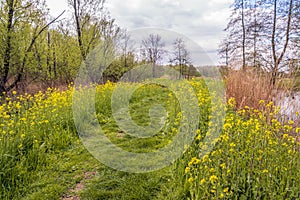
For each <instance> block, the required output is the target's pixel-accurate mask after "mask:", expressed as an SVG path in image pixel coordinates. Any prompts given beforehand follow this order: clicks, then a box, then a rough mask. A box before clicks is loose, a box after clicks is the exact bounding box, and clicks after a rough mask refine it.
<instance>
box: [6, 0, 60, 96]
mask: <svg viewBox="0 0 300 200" xmlns="http://www.w3.org/2000/svg"><path fill="white" fill-rule="evenodd" d="M62 14H63V13H62ZM62 14H61V15H62ZM0 15H1V16H2V17H1V19H2V20H1V22H0V24H1V25H0V26H1V29H0V31H1V35H2V37H1V40H2V41H1V49H3V51H1V55H0V57H1V62H0V63H1V65H0V72H1V74H0V94H1V95H2V94H3V92H9V91H10V90H12V89H13V88H15V87H17V86H18V83H19V82H21V80H22V78H23V77H24V76H25V74H26V73H25V71H26V70H28V68H27V66H28V62H30V60H31V59H35V58H34V56H33V55H32V54H33V52H34V48H35V47H36V45H37V41H38V39H39V38H40V36H41V35H42V34H43V33H44V32H45V31H46V30H47V29H48V27H49V26H50V25H51V24H53V23H54V22H55V21H56V20H57V19H58V18H59V17H60V16H61V15H59V16H58V17H57V18H55V19H53V20H51V21H50V22H49V23H47V22H46V16H47V9H46V6H45V2H42V1H34V0H27V1H21V0H7V1H2V2H1V13H0ZM36 59H38V58H36Z"/></svg>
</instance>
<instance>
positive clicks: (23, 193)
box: [0, 79, 300, 200]
mask: <svg viewBox="0 0 300 200" xmlns="http://www.w3.org/2000/svg"><path fill="white" fill-rule="evenodd" d="M190 83H191V85H192V86H193V89H192V90H188V91H187V92H188V93H193V92H195V94H196V98H197V99H198V106H199V113H200V115H199V118H200V121H199V123H198V124H193V126H191V129H190V130H189V131H191V130H192V132H193V134H194V136H195V140H194V142H193V143H192V145H191V146H190V147H189V148H187V149H186V151H185V153H183V152H182V153H183V155H182V156H181V157H180V158H179V159H177V160H176V161H175V163H174V164H173V165H170V166H167V167H165V168H163V169H160V170H158V171H154V172H147V173H128V172H122V171H117V170H115V169H112V168H110V167H107V166H105V165H103V164H101V163H100V162H99V161H98V160H97V159H95V158H94V157H93V156H92V155H91V154H90V153H89V152H88V151H87V149H86V148H85V146H84V145H83V143H84V142H83V141H82V140H81V138H79V137H78V135H77V132H76V129H75V124H74V121H73V113H72V89H69V90H67V91H65V92H59V91H55V90H54V91H52V90H49V91H47V92H46V93H45V94H42V93H40V94H37V95H35V96H34V97H30V96H27V97H20V96H19V97H18V96H13V98H14V100H12V99H10V98H6V99H2V102H3V103H2V105H1V106H0V112H1V115H0V160H1V162H0V199H4V200H6V199H26V200H31V199H37V200H38V199H49V200H53V199H62V198H63V197H66V196H73V197H75V196H79V197H80V198H81V199H91V200H94V199H99V200H105V199H124V200H127V199H146V200H147V199H149V200H150V199H162V200H165V199H170V200H173V199H176V200H181V199H182V200H185V199H190V200H199V199H297V198H300V196H299V195H300V193H299V191H300V184H299V181H298V180H299V179H300V177H299V174H300V171H299V169H300V155H299V149H300V143H299V142H296V141H295V137H296V136H297V134H299V131H300V129H299V128H297V126H296V124H294V123H293V122H289V124H283V125H282V124H280V123H279V121H278V120H277V119H276V113H278V110H277V108H275V107H274V106H273V105H272V104H267V105H265V104H264V102H261V110H252V109H249V108H245V109H243V110H240V111H235V110H236V109H235V108H234V105H235V103H234V100H233V99H231V100H230V102H229V106H225V104H224V103H223V99H221V98H218V97H217V95H218V93H217V91H218V90H216V92H213V93H209V91H208V89H207V88H206V86H205V83H204V82H203V81H202V80H201V79H200V80H197V81H191V82H190ZM208 84H210V85H211V86H212V87H214V84H215V82H214V81H211V82H209V83H208ZM120 86H121V87H120V88H121V90H120V91H119V92H121V93H119V95H117V96H116V99H115V100H116V102H115V103H117V104H116V105H114V106H116V108H117V109H116V110H115V111H116V112H117V113H118V112H119V113H121V114H122V112H121V111H122V106H121V104H119V103H121V101H123V99H122V98H123V97H124V96H122V95H123V93H122V92H124V91H130V90H131V89H132V88H135V87H136V86H138V87H139V88H138V89H137V90H135V92H134V93H133V96H132V98H131V99H130V103H129V110H128V111H129V113H130V116H131V118H132V121H133V122H134V123H136V124H137V125H139V126H142V127H143V126H144V127H147V126H149V125H151V120H152V121H153V122H155V123H158V124H159V122H161V120H162V119H163V118H164V120H165V123H164V124H163V125H162V126H161V127H159V128H158V129H157V130H158V131H156V132H155V134H154V135H153V136H151V137H148V138H138V137H135V136H133V135H130V134H128V133H127V132H126V131H125V130H122V129H121V127H120V126H119V125H120V124H118V119H119V120H124V119H123V118H124V116H122V115H119V116H118V117H117V118H115V116H114V115H113V112H112V109H111V107H112V106H111V103H110V102H111V97H112V94H113V91H114V90H115V89H116V87H117V86H116V85H115V84H111V83H108V84H106V85H101V86H97V90H96V91H97V93H96V102H95V106H96V111H97V112H96V116H97V118H96V119H95V121H89V120H90V119H92V118H91V117H90V116H88V115H89V113H85V114H86V115H83V116H81V117H82V118H80V119H82V120H81V121H82V124H79V125H82V126H85V125H91V124H92V125H93V124H96V123H99V124H100V125H101V127H102V129H103V131H104V134H105V136H106V137H107V138H108V139H109V140H110V142H111V143H113V144H114V145H116V146H118V147H120V148H122V149H123V150H124V151H127V152H134V153H146V152H153V151H156V150H158V149H160V148H162V147H164V146H166V145H167V144H169V143H170V141H172V140H173V139H174V138H175V137H176V136H177V134H178V131H179V130H178V129H179V128H178V127H179V125H180V123H183V122H182V121H181V120H182V119H183V118H184V117H182V116H183V114H182V113H181V112H182V110H181V109H180V99H176V97H175V94H174V93H173V92H172V91H170V90H169V89H168V88H166V87H161V86H158V85H147V86H141V85H140V84H132V83H131V84H130V83H123V84H122V85H120ZM215 86H216V87H215V89H217V87H218V84H216V85H215ZM174 87H179V88H181V89H186V88H184V87H181V86H180V85H176V84H175V85H174ZM85 89H86V88H85ZM219 89H220V88H219ZM84 94H85V93H84ZM186 97H189V96H186ZM183 99H184V101H181V103H182V102H183V103H188V105H190V104H191V102H192V100H191V99H192V98H190V97H189V98H183ZM83 103H84V102H83ZM189 103H190V104H189ZM158 104H160V105H161V107H163V108H164V109H165V110H166V113H167V115H165V116H164V115H162V114H163V112H155V109H153V110H152V111H151V108H153V107H154V108H155V106H157V105H158ZM87 108H89V107H87ZM156 108H157V107H156ZM190 109H191V110H193V109H194V107H193V106H192V105H190ZM149 110H150V112H149ZM225 110H226V113H227V114H226V118H225V125H224V126H223V124H222V120H220V119H219V117H222V115H223V114H224V112H225ZM196 111H198V110H196ZM151 117H152V118H151ZM93 120H94V119H93ZM192 122H194V121H192ZM220 126H221V127H220ZM194 127H197V129H195V130H194V129H193V128H194ZM156 128H157V127H156ZM220 128H221V129H222V130H221V129H220ZM220 130H221V132H220ZM217 133H220V135H218V134H217ZM205 138H208V140H205ZM210 147H212V149H210ZM206 149H207V151H206ZM210 150H211V151H210ZM171 153H172V152H170V156H172V154H171ZM204 155H205V156H204ZM104 156H110V154H108V155H103V157H104ZM203 156H204V157H203ZM132 164H135V163H132ZM124 170H125V169H124ZM89 173H92V174H94V173H95V175H94V176H91V177H89V178H87V177H86V174H89ZM78 185H81V186H82V187H81V188H79V189H78V190H77V191H74V190H73V189H74V188H76V187H77V186H78Z"/></svg>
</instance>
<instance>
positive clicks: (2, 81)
mask: <svg viewBox="0 0 300 200" xmlns="http://www.w3.org/2000/svg"><path fill="white" fill-rule="evenodd" d="M13 19H14V0H9V1H8V19H7V26H6V34H7V38H6V46H5V53H4V61H3V63H4V65H3V68H2V69H1V78H0V92H1V95H2V94H3V92H7V90H6V83H7V81H8V80H7V78H8V72H9V68H10V60H11V49H12V46H11V40H12V35H11V34H12V31H13Z"/></svg>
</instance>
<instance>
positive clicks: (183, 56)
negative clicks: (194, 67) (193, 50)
mask: <svg viewBox="0 0 300 200" xmlns="http://www.w3.org/2000/svg"><path fill="white" fill-rule="evenodd" d="M173 45H174V46H173V48H174V58H172V59H171V60H170V62H171V63H174V64H175V65H178V66H179V71H180V78H182V76H183V73H184V70H183V69H184V67H187V65H189V64H191V58H190V56H189V52H188V50H187V49H186V46H185V42H184V40H183V39H182V38H177V39H176V40H175V41H174V44H173Z"/></svg>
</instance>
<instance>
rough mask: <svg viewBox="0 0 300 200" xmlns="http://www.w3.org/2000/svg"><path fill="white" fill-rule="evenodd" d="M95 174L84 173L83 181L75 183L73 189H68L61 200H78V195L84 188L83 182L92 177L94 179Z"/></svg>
mask: <svg viewBox="0 0 300 200" xmlns="http://www.w3.org/2000/svg"><path fill="white" fill-rule="evenodd" d="M96 173H97V172H86V173H84V177H83V179H82V180H81V181H80V182H79V183H77V184H76V186H75V187H74V188H71V189H69V190H68V192H67V194H65V195H64V196H63V197H62V200H80V197H79V196H78V195H79V192H80V191H82V190H83V189H84V188H85V186H84V182H85V181H86V180H90V179H92V178H93V177H95V176H96Z"/></svg>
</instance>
